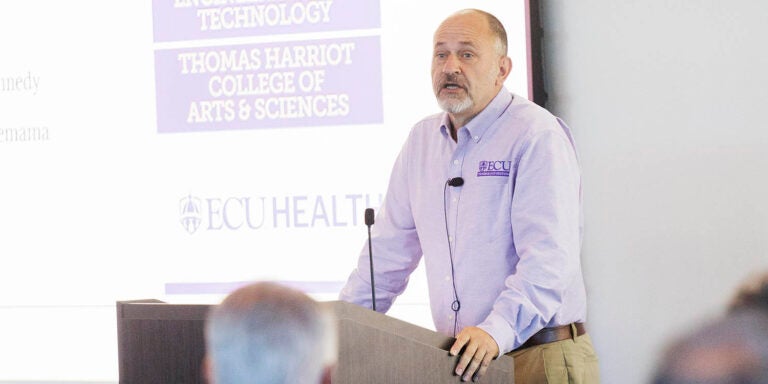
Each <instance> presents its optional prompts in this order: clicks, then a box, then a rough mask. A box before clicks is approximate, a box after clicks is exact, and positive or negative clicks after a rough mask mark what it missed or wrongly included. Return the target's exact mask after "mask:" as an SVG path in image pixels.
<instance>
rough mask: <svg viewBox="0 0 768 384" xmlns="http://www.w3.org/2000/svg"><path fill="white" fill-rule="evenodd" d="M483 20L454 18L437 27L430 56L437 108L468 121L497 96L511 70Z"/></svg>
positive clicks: (479, 18) (465, 15)
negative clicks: (438, 105) (438, 106)
mask: <svg viewBox="0 0 768 384" xmlns="http://www.w3.org/2000/svg"><path fill="white" fill-rule="evenodd" d="M496 44H497V38H496V36H495V35H494V34H493V33H492V32H491V30H490V28H489V27H488V22H487V21H486V20H485V18H484V17H483V16H481V15H478V14H473V13H468V14H460V15H455V16H452V17H450V18H448V19H447V20H445V21H444V22H443V23H442V24H441V25H440V27H438V29H437V31H436V32H435V36H434V51H433V55H432V87H433V90H434V92H435V96H436V97H437V101H438V103H439V104H440V107H441V108H443V110H445V111H446V112H448V113H450V114H452V115H454V116H456V117H459V118H462V119H464V120H467V119H470V118H472V117H474V116H475V115H477V114H478V113H480V111H482V110H483V108H485V107H486V106H487V105H488V103H489V102H490V101H491V100H492V99H493V98H494V97H495V96H496V94H497V93H498V92H499V90H500V89H501V87H502V85H503V84H504V79H506V77H507V75H508V74H509V70H510V69H511V62H510V61H509V58H506V57H502V55H501V54H500V53H499V51H498V48H497V45H496Z"/></svg>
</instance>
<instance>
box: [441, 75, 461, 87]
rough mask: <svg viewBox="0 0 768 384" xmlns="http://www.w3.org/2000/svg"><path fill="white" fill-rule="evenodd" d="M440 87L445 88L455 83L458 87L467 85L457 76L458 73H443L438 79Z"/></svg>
mask: <svg viewBox="0 0 768 384" xmlns="http://www.w3.org/2000/svg"><path fill="white" fill-rule="evenodd" d="M439 84H440V88H445V87H447V86H449V85H455V86H457V87H459V88H465V89H466V88H467V85H466V84H465V83H464V81H463V79H460V78H459V75H456V74H452V73H451V74H447V75H443V77H442V78H441V79H440V83H439Z"/></svg>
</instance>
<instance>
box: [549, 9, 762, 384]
mask: <svg viewBox="0 0 768 384" xmlns="http://www.w3.org/2000/svg"><path fill="white" fill-rule="evenodd" d="M542 21H543V28H544V62H545V66H546V67H545V68H546V82H547V85H546V86H547V90H548V93H549V102H548V108H549V109H550V110H552V111H553V112H554V113H555V114H557V115H559V116H561V117H563V118H565V120H566V121H567V122H568V123H569V125H570V126H571V127H572V128H573V130H574V132H575V136H576V140H577V144H579V149H580V152H581V157H582V162H583V171H584V180H585V181H584V187H585V207H586V214H587V216H586V234H585V241H584V252H583V262H584V266H585V277H586V280H587V285H588V290H589V295H590V296H589V297H590V320H589V325H588V327H589V329H590V332H591V334H592V337H593V340H594V341H595V344H596V348H597V349H598V353H599V354H600V358H601V370H602V376H603V377H602V379H603V383H609V384H611V383H622V384H632V383H643V382H647V381H648V380H649V378H650V376H651V375H652V373H653V371H654V367H655V365H656V362H657V356H658V355H659V354H660V352H661V351H662V350H663V347H664V346H665V345H666V343H668V342H669V341H670V338H674V337H676V336H678V335H679V334H680V333H682V332H685V330H686V329H690V328H691V327H695V326H696V325H697V324H700V323H701V321H703V320H705V319H707V318H709V317H712V316H716V315H717V314H719V313H722V311H723V310H724V308H725V306H726V304H727V302H728V300H729V298H730V297H731V295H732V294H733V292H734V290H735V288H736V286H737V285H738V284H739V282H740V281H742V280H743V279H745V278H746V277H747V276H748V275H750V274H751V273H754V272H755V271H759V270H765V269H768V201H767V200H766V196H768V177H767V175H768V156H767V155H766V154H765V151H766V145H767V144H768V129H767V128H768V127H767V126H766V123H765V118H764V115H765V111H766V109H767V107H768V75H767V74H766V68H768V50H766V48H765V47H766V36H768V3H766V2H764V1H757V0H736V1H727V2H726V1H720V0H698V1H693V0H691V1H682V0H678V1H673V0H664V1H650V2H647V1H594V0H589V1H568V0H542Z"/></svg>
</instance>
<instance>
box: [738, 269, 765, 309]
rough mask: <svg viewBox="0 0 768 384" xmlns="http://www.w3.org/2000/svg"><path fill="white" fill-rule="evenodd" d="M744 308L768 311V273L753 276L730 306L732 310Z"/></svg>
mask: <svg viewBox="0 0 768 384" xmlns="http://www.w3.org/2000/svg"><path fill="white" fill-rule="evenodd" d="M744 308H756V309H763V310H765V311H768V272H763V273H761V274H757V275H754V276H752V277H751V278H749V279H747V280H746V281H745V282H744V284H742V285H741V286H740V287H739V289H738V291H737V292H736V296H735V297H734V298H733V300H732V302H731V304H730V310H732V311H734V310H739V309H744Z"/></svg>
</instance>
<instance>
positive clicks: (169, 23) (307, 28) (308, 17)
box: [152, 0, 381, 42]
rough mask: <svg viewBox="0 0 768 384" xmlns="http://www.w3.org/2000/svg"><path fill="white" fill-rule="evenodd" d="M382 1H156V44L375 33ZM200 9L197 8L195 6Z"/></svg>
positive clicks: (153, 3)
mask: <svg viewBox="0 0 768 384" xmlns="http://www.w3.org/2000/svg"><path fill="white" fill-rule="evenodd" d="M379 1H380V0H269V1H267V0H251V1H244V2H242V3H241V4H237V2H235V4H229V3H230V2H224V3H225V4H223V5H216V4H215V3H217V1H199V0H153V1H152V10H153V16H154V23H153V25H154V38H155V42H169V41H184V40H200V39H218V38H227V37H248V36H265V35H275V34H296V33H308V32H328V31H340V30H352V29H371V28H379V27H380V26H381V14H380V9H381V8H380V6H379ZM195 3H198V5H195Z"/></svg>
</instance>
